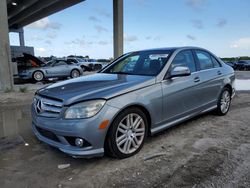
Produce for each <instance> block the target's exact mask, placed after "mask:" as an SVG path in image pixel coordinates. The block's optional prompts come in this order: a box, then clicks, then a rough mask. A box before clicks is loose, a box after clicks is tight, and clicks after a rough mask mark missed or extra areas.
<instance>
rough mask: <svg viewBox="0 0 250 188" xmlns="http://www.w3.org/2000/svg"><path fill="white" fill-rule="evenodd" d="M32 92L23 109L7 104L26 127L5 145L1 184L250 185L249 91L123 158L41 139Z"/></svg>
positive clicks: (25, 97)
mask: <svg viewBox="0 0 250 188" xmlns="http://www.w3.org/2000/svg"><path fill="white" fill-rule="evenodd" d="M236 76H237V78H239V79H249V77H250V75H249V73H248V72H237V73H236ZM31 97H32V93H28V94H26V95H23V97H22V99H21V100H22V101H21V102H20V100H19V101H18V102H19V103H20V108H19V109H15V110H21V112H17V111H13V112H14V113H12V111H11V110H13V109H9V110H10V111H9V113H11V115H12V116H15V113H16V114H19V115H17V116H19V119H18V121H16V124H17V126H20V125H21V126H22V128H20V127H19V128H18V130H19V132H20V135H21V136H20V137H18V139H17V143H19V144H9V147H8V148H2V149H1V152H0V177H1V178H0V185H1V187H16V186H17V185H18V187H250V173H249V172H250V123H249V122H250V116H249V113H250V94H249V93H248V92H238V93H237V95H236V96H235V98H234V99H233V102H232V106H231V110H230V111H229V113H228V114H227V115H226V116H223V117H220V116H215V115H213V114H212V113H208V114H204V115H202V116H199V117H198V118H195V119H192V120H191V121H188V122H185V123H182V124H180V125H178V126H175V127H173V128H170V129H168V130H166V131H164V132H162V133H160V134H158V135H155V136H153V137H149V138H148V139H147V141H146V143H145V145H144V147H143V148H142V150H141V151H140V152H139V153H138V154H137V155H135V156H133V157H130V158H127V159H123V160H117V159H113V158H109V157H106V156H105V157H103V158H94V159H74V158H71V157H69V156H67V155H65V154H63V153H61V152H60V151H58V150H57V149H54V148H52V147H50V146H48V145H46V144H44V143H41V142H39V141H37V139H36V138H35V137H34V136H33V134H32V133H31V131H30V127H29V123H30V117H29V104H30V102H31ZM6 100H8V99H6ZM18 102H17V101H16V102H14V103H15V105H18ZM0 103H1V102H0ZM3 104H4V103H3ZM3 104H2V105H3ZM9 108H11V105H10V107H9ZM20 114H21V115H20ZM20 116H22V118H20ZM0 121H1V119H0ZM1 144H2V143H1Z"/></svg>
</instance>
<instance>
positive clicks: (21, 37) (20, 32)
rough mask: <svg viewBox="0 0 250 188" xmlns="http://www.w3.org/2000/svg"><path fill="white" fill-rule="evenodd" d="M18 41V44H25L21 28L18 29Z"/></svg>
mask: <svg viewBox="0 0 250 188" xmlns="http://www.w3.org/2000/svg"><path fill="white" fill-rule="evenodd" d="M19 41H20V46H25V43H24V31H23V28H21V29H20V30H19Z"/></svg>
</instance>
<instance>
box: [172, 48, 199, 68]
mask: <svg viewBox="0 0 250 188" xmlns="http://www.w3.org/2000/svg"><path fill="white" fill-rule="evenodd" d="M177 66H185V67H188V68H189V69H190V71H191V72H195V71H196V67H195V62H194V57H193V54H192V52H191V51H190V50H185V51H181V52H180V53H178V54H177V55H176V56H175V58H174V60H173V61H172V64H171V69H173V68H174V67H177Z"/></svg>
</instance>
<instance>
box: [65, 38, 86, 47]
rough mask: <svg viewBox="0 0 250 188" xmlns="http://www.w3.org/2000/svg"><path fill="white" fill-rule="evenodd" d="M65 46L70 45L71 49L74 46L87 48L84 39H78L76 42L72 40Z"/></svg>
mask: <svg viewBox="0 0 250 188" xmlns="http://www.w3.org/2000/svg"><path fill="white" fill-rule="evenodd" d="M65 44H67V45H69V46H70V47H73V46H81V47H83V46H85V44H86V43H85V40H84V39H83V38H76V39H74V40H71V41H68V42H65Z"/></svg>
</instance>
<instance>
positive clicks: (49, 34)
mask: <svg viewBox="0 0 250 188" xmlns="http://www.w3.org/2000/svg"><path fill="white" fill-rule="evenodd" d="M46 36H47V37H48V38H50V39H54V38H56V37H57V34H56V33H55V32H51V33H48V34H47V35H46Z"/></svg>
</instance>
